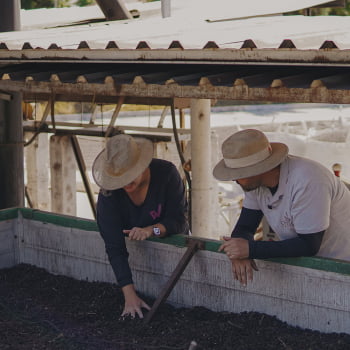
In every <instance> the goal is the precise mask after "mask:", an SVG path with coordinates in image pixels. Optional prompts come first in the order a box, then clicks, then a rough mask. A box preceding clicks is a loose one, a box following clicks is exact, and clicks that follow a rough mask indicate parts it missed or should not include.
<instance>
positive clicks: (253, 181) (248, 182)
mask: <svg viewBox="0 0 350 350" xmlns="http://www.w3.org/2000/svg"><path fill="white" fill-rule="evenodd" d="M261 181H262V177H261V175H256V176H251V177H246V178H243V179H238V180H236V182H237V183H238V185H240V186H241V187H242V189H243V191H244V192H249V191H253V190H255V189H257V188H258V187H260V186H261Z"/></svg>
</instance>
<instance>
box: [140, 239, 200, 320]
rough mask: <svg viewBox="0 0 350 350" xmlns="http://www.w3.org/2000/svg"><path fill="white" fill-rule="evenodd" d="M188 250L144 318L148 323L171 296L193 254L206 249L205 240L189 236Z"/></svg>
mask: <svg viewBox="0 0 350 350" xmlns="http://www.w3.org/2000/svg"><path fill="white" fill-rule="evenodd" d="M186 241H187V250H186V252H185V254H184V255H183V257H182V258H181V260H180V261H179V263H178V264H177V266H176V268H175V270H174V271H173V273H172V274H171V276H170V278H169V280H168V282H167V283H166V285H165V286H164V287H163V289H162V291H161V292H160V294H159V296H158V298H157V299H156V301H155V302H154V304H153V306H152V308H151V310H150V311H149V312H148V313H147V315H146V317H145V318H144V322H145V323H146V324H147V323H148V322H150V321H151V319H152V317H153V316H154V314H155V313H156V311H157V309H158V308H159V306H160V305H161V304H162V303H163V302H164V301H165V300H166V298H167V297H168V296H169V294H170V293H171V291H172V290H173V288H174V287H175V285H176V283H177V281H178V280H179V278H180V276H181V275H182V273H183V272H184V270H185V268H186V266H187V265H188V263H189V262H190V261H191V259H192V257H193V255H194V254H195V253H196V252H197V250H203V249H204V242H203V241H200V240H198V239H193V238H190V237H189V238H187V240H186Z"/></svg>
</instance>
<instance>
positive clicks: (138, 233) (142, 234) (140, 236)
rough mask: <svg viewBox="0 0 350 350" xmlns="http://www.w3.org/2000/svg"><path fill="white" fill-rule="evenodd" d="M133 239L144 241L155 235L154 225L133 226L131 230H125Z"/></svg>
mask: <svg viewBox="0 0 350 350" xmlns="http://www.w3.org/2000/svg"><path fill="white" fill-rule="evenodd" d="M123 232H124V233H125V234H127V235H128V237H129V239H130V240H131V241H143V240H145V239H147V238H149V237H151V236H152V235H153V230H152V227H133V228H132V229H131V230H123Z"/></svg>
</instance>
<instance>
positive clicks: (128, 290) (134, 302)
mask: <svg viewBox="0 0 350 350" xmlns="http://www.w3.org/2000/svg"><path fill="white" fill-rule="evenodd" d="M122 291H123V293H124V298H125V305H124V310H123V312H122V315H121V316H122V317H124V316H129V315H130V316H131V317H132V318H135V316H136V314H137V315H138V316H139V317H140V318H143V313H142V308H144V309H146V310H151V308H150V307H149V306H148V305H147V304H146V303H145V302H144V301H143V300H142V299H141V298H139V297H138V295H137V294H136V291H135V289H134V286H133V285H132V284H129V285H127V286H125V287H123V288H122Z"/></svg>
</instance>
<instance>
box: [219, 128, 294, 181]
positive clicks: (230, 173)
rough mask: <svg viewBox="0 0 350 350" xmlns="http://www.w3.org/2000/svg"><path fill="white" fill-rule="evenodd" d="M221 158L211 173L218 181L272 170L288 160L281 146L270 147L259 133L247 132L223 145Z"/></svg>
mask: <svg viewBox="0 0 350 350" xmlns="http://www.w3.org/2000/svg"><path fill="white" fill-rule="evenodd" d="M222 155H223V159H222V160H221V161H220V162H219V163H218V164H217V165H216V166H215V168H214V170H213V175H214V177H215V178H216V179H218V180H221V181H229V180H238V179H242V178H247V177H251V176H255V175H259V174H263V173H265V172H266V171H269V170H271V169H273V168H274V167H276V166H277V165H278V164H280V163H282V162H283V160H284V159H285V158H286V157H287V155H288V147H287V145H285V144H284V143H278V142H272V143H270V142H269V140H268V139H267V137H266V136H265V134H264V133H263V132H261V131H259V130H255V129H246V130H242V131H239V132H237V133H235V134H233V135H231V136H230V137H229V138H227V139H226V140H225V141H224V143H223V144H222Z"/></svg>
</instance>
